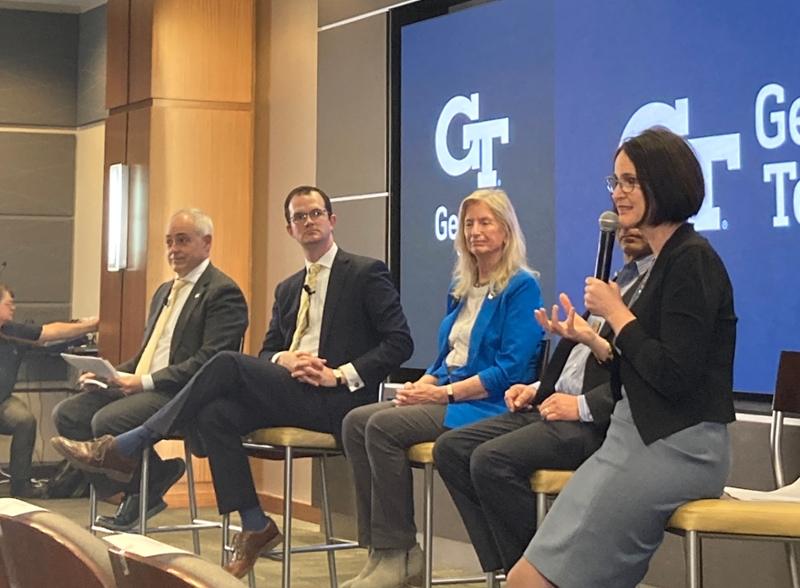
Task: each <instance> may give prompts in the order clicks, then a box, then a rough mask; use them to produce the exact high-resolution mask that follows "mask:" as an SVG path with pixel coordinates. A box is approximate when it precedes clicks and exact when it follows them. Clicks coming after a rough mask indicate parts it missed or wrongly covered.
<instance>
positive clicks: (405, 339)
mask: <svg viewBox="0 0 800 588" xmlns="http://www.w3.org/2000/svg"><path fill="white" fill-rule="evenodd" d="M305 276H306V270H305V269H302V270H300V271H299V272H297V273H296V274H294V275H292V276H290V277H288V278H287V279H286V280H284V281H283V282H281V283H280V284H278V287H277V288H276V289H275V303H274V305H273V307H272V318H271V320H270V323H269V330H268V331H267V335H266V337H265V338H264V345H263V347H262V348H261V352H260V353H259V356H266V357H268V358H271V357H272V356H273V355H274V354H275V353H277V352H279V351H285V350H287V349H289V346H290V345H291V342H292V337H293V336H294V330H295V326H296V324H297V312H298V310H299V309H300V294H301V291H302V289H303V283H304V282H305ZM413 351H414V343H413V341H412V340H411V332H410V331H409V329H408V323H407V322H406V317H405V315H404V314H403V309H402V307H401V306H400V295H399V294H398V292H397V288H396V287H395V285H394V282H393V281H392V277H391V275H390V274H389V269H388V268H387V267H386V264H385V263H383V262H382V261H378V260H377V259H372V258H369V257H362V256H360V255H353V254H352V253H347V252H346V251H343V250H342V249H341V248H340V249H339V251H338V252H337V253H336V257H335V258H334V260H333V265H332V266H331V273H330V277H329V278H328V291H327V293H326V295H325V308H324V309H323V311H322V326H321V329H320V340H319V357H321V358H323V359H326V360H327V365H328V366H329V367H332V368H333V367H338V366H340V365H342V364H345V363H352V364H353V367H355V369H356V371H357V372H358V375H359V376H361V379H362V380H363V381H364V384H365V385H364V387H363V388H361V389H359V390H356V391H355V392H352V393H351V392H350V390H349V389H347V388H346V387H344V386H340V387H339V388H336V389H332V390H330V394H327V395H326V401H327V403H328V409H329V411H330V414H331V420H332V422H335V423H338V425H339V427H341V421H342V419H344V416H345V415H346V414H347V413H348V412H349V411H350V410H351V409H353V408H355V407H357V406H361V405H363V404H368V403H370V402H375V401H376V400H377V398H378V386H379V385H380V383H381V382H383V381H384V380H385V379H386V377H387V376H388V375H389V373H390V372H391V371H392V370H394V369H396V368H398V367H400V364H402V363H403V362H404V361H406V360H407V359H408V358H409V357H411V354H412V353H413Z"/></svg>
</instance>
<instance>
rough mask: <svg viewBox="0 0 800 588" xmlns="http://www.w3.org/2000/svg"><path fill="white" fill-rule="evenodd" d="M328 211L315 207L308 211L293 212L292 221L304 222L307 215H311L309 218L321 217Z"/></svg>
mask: <svg viewBox="0 0 800 588" xmlns="http://www.w3.org/2000/svg"><path fill="white" fill-rule="evenodd" d="M327 214H328V211H327V210H323V209H322V208H315V209H314V210H309V211H308V212H295V213H294V214H293V215H292V222H293V223H294V224H296V225H300V224H302V223H304V222H306V219H307V218H308V217H311V220H317V219H320V218H322V217H323V216H325V215H327Z"/></svg>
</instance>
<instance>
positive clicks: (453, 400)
mask: <svg viewBox="0 0 800 588" xmlns="http://www.w3.org/2000/svg"><path fill="white" fill-rule="evenodd" d="M445 390H447V403H448V404H455V403H456V396H455V394H453V385H452V384H448V385H447V386H446V387H445Z"/></svg>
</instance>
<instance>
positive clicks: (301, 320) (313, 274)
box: [289, 263, 322, 351]
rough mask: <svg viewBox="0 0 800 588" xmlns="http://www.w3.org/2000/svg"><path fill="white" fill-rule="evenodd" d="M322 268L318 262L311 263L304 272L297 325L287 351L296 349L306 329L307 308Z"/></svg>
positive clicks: (309, 305)
mask: <svg viewBox="0 0 800 588" xmlns="http://www.w3.org/2000/svg"><path fill="white" fill-rule="evenodd" d="M321 268H322V266H320V265H319V264H318V263H312V264H311V266H310V267H309V268H308V272H306V282H305V284H304V285H303V292H302V293H301V294H300V309H299V310H298V311H297V325H296V326H295V328H294V337H292V344H291V346H289V351H297V348H298V347H299V346H300V339H302V338H303V335H305V334H306V332H307V331H308V309H309V308H310V307H311V294H313V293H314V291H315V290H316V288H317V274H319V270H320V269H321Z"/></svg>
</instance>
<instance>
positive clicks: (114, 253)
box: [108, 163, 128, 272]
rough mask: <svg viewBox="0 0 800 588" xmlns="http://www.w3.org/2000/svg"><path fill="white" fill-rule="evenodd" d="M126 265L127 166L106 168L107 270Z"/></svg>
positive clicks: (117, 165)
mask: <svg viewBox="0 0 800 588" xmlns="http://www.w3.org/2000/svg"><path fill="white" fill-rule="evenodd" d="M127 266H128V166H127V165H125V164H123V163H115V164H114V165H112V166H111V167H109V168H108V271H110V272H118V271H119V270H122V269H125V268H126V267H127Z"/></svg>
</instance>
